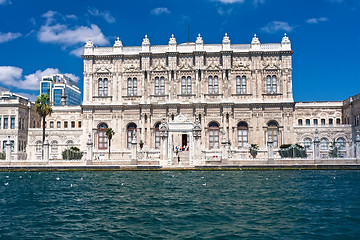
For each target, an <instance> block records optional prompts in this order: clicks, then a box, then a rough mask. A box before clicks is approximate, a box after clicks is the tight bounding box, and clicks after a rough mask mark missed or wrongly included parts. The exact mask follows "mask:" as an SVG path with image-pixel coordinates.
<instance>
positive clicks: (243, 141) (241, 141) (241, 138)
mask: <svg viewBox="0 0 360 240" xmlns="http://www.w3.org/2000/svg"><path fill="white" fill-rule="evenodd" d="M237 129H238V148H244V147H246V145H247V142H248V125H247V123H246V122H239V124H238V125H237Z"/></svg>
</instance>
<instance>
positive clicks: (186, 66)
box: [178, 62, 194, 70]
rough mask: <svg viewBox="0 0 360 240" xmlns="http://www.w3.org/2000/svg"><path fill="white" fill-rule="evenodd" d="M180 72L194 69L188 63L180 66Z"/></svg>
mask: <svg viewBox="0 0 360 240" xmlns="http://www.w3.org/2000/svg"><path fill="white" fill-rule="evenodd" d="M178 69H179V70H194V68H193V67H192V66H191V65H190V63H188V62H184V63H180V64H179V66H178Z"/></svg>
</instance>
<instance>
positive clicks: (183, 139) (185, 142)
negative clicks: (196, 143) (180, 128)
mask: <svg viewBox="0 0 360 240" xmlns="http://www.w3.org/2000/svg"><path fill="white" fill-rule="evenodd" d="M187 145H188V138H187V134H182V135H181V147H184V146H185V147H186V146H187Z"/></svg>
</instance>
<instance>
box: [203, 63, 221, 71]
mask: <svg viewBox="0 0 360 240" xmlns="http://www.w3.org/2000/svg"><path fill="white" fill-rule="evenodd" d="M206 70H221V68H220V67H219V66H218V64H216V63H214V62H211V63H210V64H209V65H208V66H207V67H206Z"/></svg>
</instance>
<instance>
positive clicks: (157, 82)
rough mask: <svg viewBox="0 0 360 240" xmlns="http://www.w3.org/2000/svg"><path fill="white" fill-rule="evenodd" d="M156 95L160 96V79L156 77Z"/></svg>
mask: <svg viewBox="0 0 360 240" xmlns="http://www.w3.org/2000/svg"><path fill="white" fill-rule="evenodd" d="M155 94H156V95H158V94H159V77H155Z"/></svg>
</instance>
